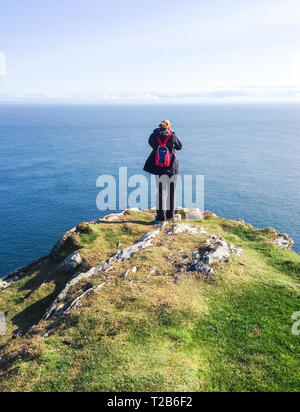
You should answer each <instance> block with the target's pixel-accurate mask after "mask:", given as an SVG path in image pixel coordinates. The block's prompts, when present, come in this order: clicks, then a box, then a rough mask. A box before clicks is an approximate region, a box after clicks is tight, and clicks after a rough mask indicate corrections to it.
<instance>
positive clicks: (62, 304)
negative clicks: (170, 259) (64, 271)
mask: <svg viewBox="0 0 300 412" xmlns="http://www.w3.org/2000/svg"><path fill="white" fill-rule="evenodd" d="M159 233H160V231H159V230H153V231H151V232H148V233H146V234H145V235H144V236H143V237H142V238H141V239H140V240H138V241H137V242H136V243H135V244H133V245H132V246H129V247H127V248H126V249H123V250H120V251H119V252H117V253H116V254H114V255H113V256H112V257H111V258H110V259H109V260H107V261H106V262H101V263H100V264H99V265H98V267H97V268H91V269H90V270H89V271H88V272H85V273H80V274H78V275H75V276H73V278H72V279H71V280H70V281H69V282H68V283H67V284H66V286H65V288H64V289H63V290H62V292H61V293H60V294H59V295H58V297H57V298H56V299H55V300H54V302H53V303H52V305H51V306H50V308H49V309H48V310H47V312H46V314H45V316H44V319H45V320H49V319H50V318H52V317H53V316H59V315H60V314H61V313H63V312H64V311H65V310H66V308H67V307H69V305H68V304H67V303H66V300H67V295H68V293H69V291H70V290H71V289H72V288H74V286H76V285H77V284H78V283H79V282H80V281H81V280H83V279H88V278H91V277H94V276H97V275H99V273H101V272H103V271H108V269H109V268H110V267H111V266H112V265H113V264H114V263H117V262H124V261H125V260H127V259H130V258H131V257H132V256H133V254H134V253H136V252H138V251H140V250H142V249H144V248H146V247H149V246H151V245H152V242H153V239H154V238H155V237H156V236H157V235H158V234H159ZM76 299H77V298H76ZM76 302H77V301H76ZM76 302H75V303H76Z"/></svg>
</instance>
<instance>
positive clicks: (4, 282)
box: [0, 279, 10, 290]
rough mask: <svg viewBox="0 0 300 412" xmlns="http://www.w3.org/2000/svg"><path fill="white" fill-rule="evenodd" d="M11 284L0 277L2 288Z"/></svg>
mask: <svg viewBox="0 0 300 412" xmlns="http://www.w3.org/2000/svg"><path fill="white" fill-rule="evenodd" d="M9 286H10V282H6V281H5V280H2V279H0V290H4V289H7V288H8V287H9Z"/></svg>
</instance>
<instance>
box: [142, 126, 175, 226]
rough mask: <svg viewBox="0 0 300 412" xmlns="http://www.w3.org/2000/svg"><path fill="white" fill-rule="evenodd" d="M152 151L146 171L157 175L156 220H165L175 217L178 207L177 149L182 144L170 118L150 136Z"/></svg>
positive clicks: (145, 167)
mask: <svg viewBox="0 0 300 412" xmlns="http://www.w3.org/2000/svg"><path fill="white" fill-rule="evenodd" d="M149 145H150V146H151V147H152V149H153V150H152V153H151V154H150V156H149V157H148V159H147V161H146V163H145V166H144V171H145V172H148V173H151V174H153V175H155V180H156V186H157V198H156V211H157V216H156V220H158V221H165V220H170V219H172V218H173V217H174V213H175V208H176V201H175V199H176V183H177V178H178V174H179V162H178V158H177V155H176V150H181V149H182V144H181V142H180V140H179V139H178V137H177V136H176V134H175V133H174V131H173V130H172V124H171V122H170V121H169V120H164V121H162V122H161V123H160V125H159V127H158V128H157V129H155V130H154V131H153V133H152V134H151V136H150V138H149Z"/></svg>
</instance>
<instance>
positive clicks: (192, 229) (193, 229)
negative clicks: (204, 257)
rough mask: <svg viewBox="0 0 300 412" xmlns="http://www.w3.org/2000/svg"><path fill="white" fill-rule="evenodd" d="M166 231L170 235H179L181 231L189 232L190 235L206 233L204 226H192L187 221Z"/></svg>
mask: <svg viewBox="0 0 300 412" xmlns="http://www.w3.org/2000/svg"><path fill="white" fill-rule="evenodd" d="M165 233H166V234H167V235H169V236H174V235H179V234H180V233H189V234H190V235H196V234H199V233H202V234H206V232H205V230H204V229H203V227H201V228H200V229H198V228H197V226H191V225H189V224H187V223H179V224H177V225H175V226H174V227H172V228H170V229H166V230H165Z"/></svg>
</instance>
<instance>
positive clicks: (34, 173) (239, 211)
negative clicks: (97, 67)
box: [0, 104, 300, 274]
mask: <svg viewBox="0 0 300 412" xmlns="http://www.w3.org/2000/svg"><path fill="white" fill-rule="evenodd" d="M299 114H300V105H297V104H290V105H289V104H285V105H279V104H273V105H207V106H204V105H198V106H126V107H125V106H123V107H121V106H97V107H95V106H94V107H87V106H85V107H79V106H69V107H64V106H52V107H51V106H50V107H49V106H0V251H1V256H0V274H4V273H6V272H8V271H10V270H13V269H15V268H16V267H19V266H20V265H23V264H26V263H29V262H31V261H32V260H33V259H35V258H38V257H40V256H42V255H44V254H47V253H48V252H49V250H50V249H51V247H52V245H53V244H54V242H55V241H56V240H57V238H58V237H59V236H60V235H61V234H62V233H63V232H64V231H66V230H67V229H69V228H71V227H73V226H75V225H76V224H78V223H79V222H81V221H84V220H91V219H94V218H98V217H101V216H103V214H102V213H101V212H99V211H98V210H97V208H96V202H95V200H96V196H97V194H98V192H99V189H97V188H96V185H95V182H96V179H97V177H98V176H99V175H101V174H104V173H109V174H113V175H117V173H118V168H119V166H128V167H129V173H130V174H131V173H137V172H138V173H139V172H140V171H141V169H142V167H143V164H144V161H145V158H146V156H147V155H148V154H149V148H148V147H147V140H148V137H149V134H150V132H151V131H152V130H153V129H154V127H155V126H156V125H157V124H158V122H159V121H160V120H162V119H164V118H170V119H171V120H172V121H173V123H174V130H175V131H176V133H177V135H178V136H179V137H180V138H181V139H182V142H183V145H184V150H183V152H182V153H180V154H179V157H180V161H181V173H187V174H191V173H192V174H204V175H205V178H206V192H205V195H206V197H205V201H206V204H205V206H206V209H209V210H213V211H214V212H215V213H217V214H218V215H221V216H224V217H228V218H239V217H243V218H244V219H245V220H247V221H248V222H250V223H252V224H253V225H255V226H258V227H266V226H273V227H276V228H277V229H278V230H280V231H283V232H287V233H289V234H290V235H292V237H293V238H294V239H295V241H296V246H295V250H296V251H300V230H299V229H300V223H299V214H298V212H299V200H300V190H299V181H300V154H299V140H300V139H299V138H300V116H299Z"/></svg>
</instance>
